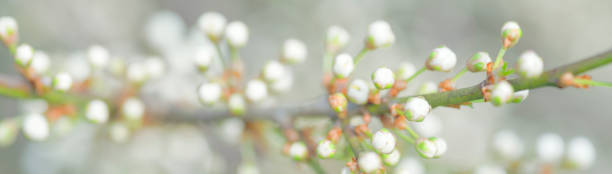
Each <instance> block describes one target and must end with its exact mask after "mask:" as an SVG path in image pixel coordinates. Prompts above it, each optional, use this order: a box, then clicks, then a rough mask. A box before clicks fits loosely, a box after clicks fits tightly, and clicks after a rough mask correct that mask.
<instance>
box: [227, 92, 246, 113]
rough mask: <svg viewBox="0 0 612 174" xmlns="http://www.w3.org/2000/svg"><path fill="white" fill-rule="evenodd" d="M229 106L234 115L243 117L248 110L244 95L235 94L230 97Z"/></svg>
mask: <svg viewBox="0 0 612 174" xmlns="http://www.w3.org/2000/svg"><path fill="white" fill-rule="evenodd" d="M228 106H229V109H230V112H231V113H232V114H234V115H242V114H244V112H245V110H246V101H244V97H242V95H240V94H238V93H234V94H232V95H231V96H230V97H229V100H228Z"/></svg>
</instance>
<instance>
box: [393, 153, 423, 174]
mask: <svg viewBox="0 0 612 174" xmlns="http://www.w3.org/2000/svg"><path fill="white" fill-rule="evenodd" d="M393 173H397V174H424V173H425V168H424V167H423V164H422V163H421V162H419V160H417V159H416V158H413V157H408V158H404V159H402V161H401V162H400V163H399V164H398V165H397V167H395V172H393Z"/></svg>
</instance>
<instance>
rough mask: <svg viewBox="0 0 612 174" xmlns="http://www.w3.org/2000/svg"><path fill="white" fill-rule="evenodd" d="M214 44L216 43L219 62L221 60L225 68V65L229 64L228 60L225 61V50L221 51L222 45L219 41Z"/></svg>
mask: <svg viewBox="0 0 612 174" xmlns="http://www.w3.org/2000/svg"><path fill="white" fill-rule="evenodd" d="M213 45H215V49H216V50H217V58H218V59H219V62H221V67H223V69H225V67H226V66H227V62H225V56H223V52H222V51H221V46H219V45H220V44H219V43H214V42H213Z"/></svg>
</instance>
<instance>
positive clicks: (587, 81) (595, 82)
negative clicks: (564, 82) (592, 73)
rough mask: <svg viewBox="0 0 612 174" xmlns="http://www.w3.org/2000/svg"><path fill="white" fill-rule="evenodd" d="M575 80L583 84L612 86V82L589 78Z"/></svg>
mask: <svg viewBox="0 0 612 174" xmlns="http://www.w3.org/2000/svg"><path fill="white" fill-rule="evenodd" d="M574 82H576V83H578V84H581V85H590V86H603V87H612V82H600V81H594V80H587V79H574Z"/></svg>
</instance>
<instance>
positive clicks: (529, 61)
mask: <svg viewBox="0 0 612 174" xmlns="http://www.w3.org/2000/svg"><path fill="white" fill-rule="evenodd" d="M516 69H517V71H518V74H519V75H521V77H524V78H537V77H540V74H542V71H544V62H543V61H542V58H540V56H538V55H537V54H536V53H535V52H534V51H526V52H524V53H523V54H521V56H520V57H519V60H518V62H517V67H516Z"/></svg>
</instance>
